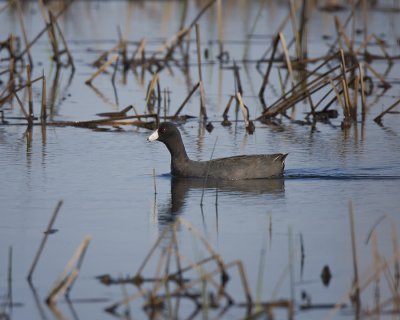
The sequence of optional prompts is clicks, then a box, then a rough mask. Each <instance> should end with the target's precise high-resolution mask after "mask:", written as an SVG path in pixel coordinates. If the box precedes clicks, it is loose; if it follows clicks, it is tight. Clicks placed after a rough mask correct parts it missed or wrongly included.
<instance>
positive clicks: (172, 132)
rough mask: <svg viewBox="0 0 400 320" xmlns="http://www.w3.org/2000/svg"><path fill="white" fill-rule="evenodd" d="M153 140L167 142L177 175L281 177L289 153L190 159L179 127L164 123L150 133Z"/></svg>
mask: <svg viewBox="0 0 400 320" xmlns="http://www.w3.org/2000/svg"><path fill="white" fill-rule="evenodd" d="M148 140H149V141H154V140H158V141H161V142H163V143H164V144H165V145H166V146H167V148H168V150H169V152H170V154H171V174H172V175H173V176H175V177H199V178H200V177H205V176H207V177H209V178H214V179H228V180H243V179H265V178H275V177H281V176H282V175H283V170H284V168H285V158H286V156H287V154H282V153H276V154H265V155H264V154H261V155H243V156H233V157H227V158H219V159H212V160H209V161H194V160H190V159H189V157H188V155H187V153H186V150H185V146H184V145H183V142H182V137H181V134H180V132H179V130H178V129H177V127H176V126H175V125H174V124H172V123H170V122H164V123H161V124H160V126H159V128H158V129H157V130H156V131H154V133H153V134H152V135H150V136H149V137H148Z"/></svg>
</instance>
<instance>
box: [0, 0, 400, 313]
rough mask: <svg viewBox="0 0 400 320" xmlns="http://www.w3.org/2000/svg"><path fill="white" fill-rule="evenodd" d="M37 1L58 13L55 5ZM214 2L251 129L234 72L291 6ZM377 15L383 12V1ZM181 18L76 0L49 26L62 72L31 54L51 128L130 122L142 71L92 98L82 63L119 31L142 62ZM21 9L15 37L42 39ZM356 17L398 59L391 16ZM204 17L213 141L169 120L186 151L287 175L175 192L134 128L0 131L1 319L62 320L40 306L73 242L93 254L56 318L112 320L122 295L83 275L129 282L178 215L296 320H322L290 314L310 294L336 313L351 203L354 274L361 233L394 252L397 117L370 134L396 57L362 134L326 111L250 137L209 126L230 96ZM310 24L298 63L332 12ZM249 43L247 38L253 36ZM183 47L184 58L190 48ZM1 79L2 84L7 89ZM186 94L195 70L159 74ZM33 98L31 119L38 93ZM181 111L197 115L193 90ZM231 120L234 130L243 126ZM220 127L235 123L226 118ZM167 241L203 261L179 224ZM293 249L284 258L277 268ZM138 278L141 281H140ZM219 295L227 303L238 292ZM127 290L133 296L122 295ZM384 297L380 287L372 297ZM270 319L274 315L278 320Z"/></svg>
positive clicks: (162, 10) (249, 99)
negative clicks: (143, 48)
mask: <svg viewBox="0 0 400 320" xmlns="http://www.w3.org/2000/svg"><path fill="white" fill-rule="evenodd" d="M189 3H190V5H189V7H188V10H189V11H188V14H187V15H188V21H190V20H191V19H192V18H193V17H195V16H196V14H197V13H198V11H199V10H200V8H201V7H202V3H203V2H202V1H199V2H189ZM223 3H225V2H223ZM50 5H52V6H54V7H55V8H54V9H55V10H56V9H57V5H61V4H59V3H57V2H54V3H51V4H50ZM225 5H226V9H224V41H225V50H227V51H228V52H229V54H230V59H231V60H230V64H229V63H228V64H227V66H231V65H232V61H233V59H236V60H237V61H238V65H239V67H240V72H241V78H242V85H243V92H244V94H243V96H244V99H245V101H246V104H247V105H248V107H249V111H250V115H251V118H256V117H257V115H258V114H260V113H261V110H262V107H261V105H260V103H259V100H258V97H257V94H258V90H259V85H260V83H261V81H262V75H260V74H259V73H258V72H257V71H256V68H255V64H251V63H247V64H245V63H242V62H241V61H243V60H244V59H247V60H252V59H254V60H256V59H259V58H260V56H261V55H262V54H263V53H264V52H265V50H266V49H267V48H268V47H269V46H270V42H271V35H272V34H273V32H274V31H275V30H276V28H277V26H278V25H279V23H280V22H281V21H282V19H284V17H285V16H286V14H287V12H288V8H287V6H286V5H283V4H280V2H269V1H267V2H266V3H264V2H258V1H254V2H253V1H252V2H251V4H250V2H244V1H232V2H231V3H229V2H226V3H225ZM381 5H382V6H383V7H384V6H385V5H386V2H385V1H382V3H381ZM182 10H183V9H182V2H180V1H165V2H164V1H149V2H147V1H146V2H141V1H139V2H125V1H115V2H114V1H110V2H85V1H84V2H74V3H73V4H72V5H71V6H70V7H69V9H68V10H67V11H66V13H65V14H64V15H63V16H62V17H61V18H60V20H59V22H60V26H61V27H62V30H63V31H64V35H65V37H66V38H67V41H68V43H69V46H70V50H71V52H72V55H73V56H74V60H75V64H76V67H77V70H76V72H75V74H74V75H73V76H72V77H70V70H68V69H60V70H59V72H58V74H56V70H55V66H54V65H52V64H51V62H50V61H49V56H50V53H49V50H50V49H49V43H48V40H47V39H46V38H45V37H43V38H42V39H41V40H39V42H38V43H37V44H36V45H35V46H33V48H32V55H33V57H34V62H35V63H34V68H33V75H34V76H40V75H41V74H42V72H44V74H45V75H46V78H47V79H49V80H48V85H49V87H51V85H52V81H53V80H54V79H55V78H57V84H56V89H55V92H56V94H55V98H54V100H53V101H51V102H49V104H51V114H50V118H51V119H52V120H60V121H72V120H91V119H96V118H97V116H96V114H97V113H101V112H110V111H119V110H121V109H123V108H124V107H126V106H128V105H130V104H133V105H134V106H135V108H136V109H137V110H138V111H139V113H141V112H143V110H145V98H146V86H147V83H148V82H149V81H150V80H151V75H149V74H147V75H145V80H144V81H143V82H142V81H140V79H138V78H137V77H135V76H134V75H133V74H132V73H131V74H128V78H127V79H126V82H125V83H124V82H123V81H122V78H121V76H120V75H119V74H118V75H117V79H116V83H117V85H116V90H114V88H113V86H112V83H111V81H110V74H108V75H101V76H99V77H98V78H97V79H95V80H94V81H93V87H90V86H87V85H85V84H84V82H85V80H86V79H87V78H88V77H89V76H90V75H91V74H92V73H93V72H94V71H95V69H94V68H93V67H92V65H91V64H92V62H93V61H94V60H96V59H97V57H98V56H99V54H100V53H101V51H102V50H108V49H109V48H111V47H112V46H114V45H115V44H116V43H117V41H118V28H119V30H120V31H119V32H120V33H121V34H122V35H123V37H124V38H125V39H128V40H130V41H132V43H133V42H135V41H136V42H137V41H140V40H141V39H142V38H145V39H146V41H147V43H148V46H149V47H150V48H152V49H153V50H155V49H157V47H159V46H160V45H161V44H162V42H163V40H164V39H166V38H168V37H170V36H172V35H173V34H174V33H175V32H176V31H177V30H179V25H180V22H181V20H180V19H181V11H182ZM23 12H24V16H25V19H26V21H25V22H26V25H27V29H28V35H29V36H30V37H33V36H34V35H36V34H37V33H38V32H39V31H40V30H41V29H42V28H43V21H42V19H41V16H40V11H39V9H38V7H37V5H36V4H35V3H30V2H29V3H26V4H25V5H24V6H23ZM258 14H260V17H257V15H258ZM337 14H338V15H339V16H340V17H344V16H346V14H345V13H341V12H339V13H337ZM368 14H369V21H370V25H369V28H370V29H371V30H374V32H375V33H376V34H379V35H380V36H382V37H384V38H385V40H386V41H387V50H388V52H389V53H390V54H391V55H398V54H399V53H400V50H399V46H398V39H399V36H400V35H399V34H398V30H400V29H399V25H398V24H399V23H398V20H399V19H398V17H399V13H398V12H396V11H392V12H388V10H384V9H382V10H372V9H371V11H369V12H368ZM0 15H1V16H0V17H1V18H0V19H1V21H2V22H1V25H2V27H1V30H0V36H1V38H2V39H5V38H6V37H7V36H8V34H9V33H11V32H14V33H19V32H20V30H19V24H18V23H17V21H18V20H17V13H16V12H15V11H14V10H7V11H5V12H1V13H0ZM215 15H216V13H215V10H214V9H210V10H209V11H207V12H206V13H205V14H204V16H203V17H202V18H201V20H200V21H199V23H200V28H201V37H202V39H201V44H202V48H204V49H205V48H207V49H208V51H209V56H208V60H207V59H205V58H204V57H203V59H204V60H203V62H204V63H203V65H202V71H203V79H204V89H205V93H206V106H207V112H208V121H212V123H213V125H214V129H213V130H212V131H211V132H208V131H207V130H206V129H205V128H204V125H203V123H202V122H201V121H200V120H199V119H198V118H194V119H191V120H189V121H187V122H186V123H182V124H180V125H179V129H180V130H181V133H182V137H183V141H184V143H185V145H186V149H187V152H188V155H189V156H190V157H191V158H192V159H197V160H207V159H210V157H211V156H212V157H213V158H218V157H226V156H230V155H239V154H258V153H275V152H283V153H289V156H288V157H287V161H286V171H285V176H284V178H283V179H281V180H272V181H268V180H267V181H253V182H251V181H250V182H247V181H246V182H220V183H218V184H213V183H211V182H209V183H207V184H204V182H203V181H198V180H176V179H174V178H172V177H171V176H170V175H169V153H168V151H167V149H166V148H165V146H164V145H162V144H161V143H157V142H154V143H148V142H146V138H147V136H148V135H149V134H150V133H151V131H150V130H148V129H144V128H139V127H136V126H121V127H119V128H116V127H110V128H108V129H109V130H107V131H99V130H91V129H86V128H75V127H47V128H45V129H42V128H41V127H40V126H34V127H33V129H32V131H31V132H29V131H27V128H26V126H25V125H0V181H1V183H0V217H1V220H0V261H1V263H0V299H1V300H0V301H6V295H7V291H8V289H7V288H9V286H8V284H7V283H8V274H9V273H8V264H9V260H8V256H9V249H10V247H12V279H11V285H12V301H13V307H12V308H10V307H7V311H8V312H9V314H10V318H12V319H28V318H29V319H49V318H53V317H54V318H55V317H59V316H60V315H58V316H57V315H54V314H53V313H51V311H50V310H49V309H47V308H46V306H45V305H44V304H43V303H42V301H43V300H44V299H45V297H46V295H47V294H48V293H49V290H50V288H51V286H52V284H53V282H54V281H55V280H56V278H57V277H58V275H59V274H60V273H61V272H62V270H63V268H64V266H65V265H66V263H67V262H68V260H69V258H70V257H71V256H72V254H73V253H74V251H75V249H76V248H77V247H78V245H79V244H80V243H81V241H82V240H83V238H84V237H85V236H86V235H91V243H90V245H89V248H88V251H87V253H86V255H85V259H84V262H83V265H82V269H81V271H80V274H79V277H78V279H77V281H76V283H75V285H74V287H73V290H72V291H71V293H70V297H71V299H72V301H74V300H75V303H73V308H72V309H71V307H70V306H69V305H68V304H67V303H65V302H64V301H63V299H61V301H60V303H59V304H58V308H59V310H60V311H61V313H62V316H63V318H64V319H87V318H91V319H111V318H113V317H112V316H111V315H109V314H107V313H105V312H104V308H105V307H107V306H108V305H110V304H111V303H113V302H115V301H117V300H120V299H122V298H123V297H124V290H125V289H121V287H119V286H115V287H112V286H111V287H109V286H104V285H102V284H100V283H99V282H98V281H97V280H96V279H95V277H96V276H98V275H101V274H110V275H112V276H114V277H119V276H127V275H131V276H132V275H134V274H135V272H136V270H137V269H138V268H139V266H140V264H141V262H142V261H143V259H144V258H145V256H146V254H147V253H148V252H149V250H150V249H151V247H152V245H153V244H154V242H155V241H156V239H157V238H158V236H159V235H160V233H161V232H162V231H163V230H164V229H165V228H166V227H167V226H169V225H170V224H171V223H173V222H174V221H175V220H176V219H177V218H178V217H183V218H184V219H185V220H187V221H189V222H190V223H191V224H192V225H193V226H194V227H195V228H197V229H198V230H199V231H200V232H201V233H202V234H204V235H205V236H206V238H207V240H208V241H209V242H210V244H211V245H212V246H213V248H214V249H215V250H216V251H217V252H218V253H219V254H220V255H221V257H223V259H224V260H225V261H227V262H229V261H233V260H237V259H239V260H241V261H243V263H244V266H245V269H246V273H247V277H248V281H249V285H250V290H251V292H252V293H253V294H254V295H255V294H256V290H257V285H258V283H259V282H260V281H261V279H262V285H261V289H260V290H261V299H262V300H263V301H269V300H276V299H279V298H291V296H292V295H293V298H294V299H295V301H296V303H297V307H296V308H295V318H296V319H322V318H325V317H326V316H327V314H328V313H329V311H328V310H326V309H323V308H322V309H321V308H317V309H313V310H309V311H304V310H300V308H299V307H298V306H300V305H301V303H303V302H304V299H302V297H303V298H304V296H305V295H306V296H308V297H311V301H312V303H313V304H335V303H336V302H338V301H340V300H341V299H342V298H343V296H345V294H346V293H347V292H348V291H349V290H350V288H351V284H352V281H353V275H354V272H353V258H352V248H351V232H350V230H351V229H350V222H349V203H350V202H351V204H352V208H353V210H354V218H355V235H356V245H357V258H358V268H359V272H360V277H362V276H363V273H364V272H366V271H367V270H369V268H370V267H371V266H372V265H373V261H374V260H373V253H372V252H373V251H372V245H371V240H370V237H369V236H370V232H371V230H372V229H373V230H375V232H376V233H375V234H376V235H377V238H376V239H377V247H378V249H379V255H381V256H382V257H387V258H389V257H391V256H392V254H393V246H392V226H395V227H397V228H398V227H399V226H400V214H399V213H400V212H399V210H400V209H399V208H400V198H399V191H400V160H399V159H400V139H399V133H400V132H399V128H400V126H399V125H400V116H399V115H398V114H396V113H392V114H387V115H386V116H385V117H384V118H383V125H382V126H380V125H378V124H376V123H375V122H374V121H373V118H374V117H375V116H376V115H377V114H379V113H380V112H381V111H383V110H384V109H386V108H387V107H388V106H390V105H391V104H392V103H393V102H394V101H395V100H398V99H399V92H400V91H399V82H398V79H399V77H400V72H399V71H400V70H399V66H398V61H397V60H394V65H393V66H392V68H391V71H390V73H389V75H388V78H387V79H388V81H390V82H391V83H392V85H393V86H392V88H390V89H389V90H387V91H385V92H382V91H383V90H382V89H379V88H378V87H377V86H376V87H375V90H376V91H375V92H374V93H375V95H374V96H373V97H370V98H369V99H371V100H369V101H374V100H375V102H374V103H371V105H370V107H369V109H368V112H367V116H366V120H365V121H364V122H363V123H361V122H357V123H355V124H353V126H352V127H351V128H350V129H348V130H342V129H341V127H340V122H341V120H342V116H341V114H342V111H341V109H340V106H339V105H338V106H337V107H336V108H337V110H338V111H339V114H340V116H339V117H338V118H337V119H332V120H331V121H330V123H328V124H327V123H317V124H316V126H315V128H311V127H310V126H307V125H299V124H297V123H293V122H290V121H289V120H287V119H282V123H281V124H279V125H265V124H262V123H260V122H255V125H256V130H255V132H254V133H253V134H248V133H247V132H246V128H245V126H244V123H243V122H242V121H238V122H234V123H233V124H232V125H231V126H230V127H223V126H221V125H220V121H221V120H222V117H221V115H222V113H223V110H224V108H225V106H226V103H227V101H228V99H229V96H230V95H231V94H232V93H233V92H234V90H235V89H234V88H235V84H234V80H233V72H232V69H231V68H225V67H223V66H221V65H220V64H219V62H218V60H217V59H216V58H215V56H216V54H217V45H216V44H215V41H214V40H215V39H216V38H217V33H218V32H217V24H216V19H215ZM313 15H314V16H313V19H311V20H310V21H311V22H310V26H309V32H310V34H309V39H308V41H309V48H310V49H309V51H310V55H312V53H313V52H315V53H316V55H322V53H323V52H325V51H326V50H327V48H328V46H329V43H328V41H325V40H323V39H325V38H323V36H324V35H330V36H332V37H333V36H334V35H335V29H334V21H333V14H330V13H321V12H318V11H314V12H313ZM256 19H257V20H256ZM255 21H257V23H255ZM249 33H252V34H253V36H252V37H251V38H249V37H248V35H249ZM396 39H397V40H396ZM396 41H397V42H396ZM191 50H192V51H193V52H195V46H194V45H193V46H192V47H191ZM193 56H195V53H193ZM194 61H195V59H194ZM386 64H387V62H386V61H384V60H383V61H378V62H376V63H375V65H374V66H375V67H376V68H377V69H378V70H380V72H383V70H385V69H386V67H387V65H386ZM272 79H273V80H272V89H270V90H269V91H268V92H267V95H266V99H267V100H269V101H274V100H276V99H277V98H278V97H279V95H280V93H279V92H280V88H279V81H278V74H277V73H276V72H275V73H273V77H272ZM2 80H3V86H4V83H5V81H6V80H4V79H3V78H2ZM196 82H197V65H196V64H195V63H193V64H192V65H191V67H190V69H189V72H188V73H186V74H184V73H183V72H181V70H180V69H178V68H174V67H171V70H170V71H168V70H166V71H163V72H162V73H160V85H161V87H162V88H168V90H169V91H170V104H169V108H170V112H171V113H173V112H175V110H176V109H177V107H178V106H179V105H180V104H181V102H182V101H183V100H184V98H185V97H186V96H187V94H188V92H189V91H190V89H191V88H192V87H193V85H194V84H195V83H196ZM2 90H3V88H2ZM35 90H36V91H34V92H35V96H34V97H35V100H34V103H35V112H36V114H38V113H39V110H40V107H39V105H40V95H39V93H40V87H38V88H36V89H35ZM49 92H51V91H49ZM308 111H309V107H308V106H307V105H304V106H303V105H301V104H299V105H298V106H297V109H296V113H297V116H298V117H300V118H301V117H303V113H305V112H308ZM183 113H184V114H190V115H194V116H196V117H197V116H198V115H199V96H198V95H197V94H196V95H194V96H193V97H192V98H191V100H190V101H189V103H188V105H187V106H186V107H185V109H184V111H183ZM6 115H8V116H21V113H20V111H19V109H18V108H17V107H16V105H14V106H7V113H6ZM238 118H239V120H241V117H240V114H239V116H238ZM230 119H231V120H233V119H235V113H234V112H233V111H231V113H230ZM9 121H10V122H12V121H11V120H9ZM154 173H155V175H154ZM155 186H156V194H155ZM203 190H204V195H203ZM202 198H203V200H202V201H203V205H202V206H201V205H200V202H201V199H202ZM59 200H63V205H62V207H61V209H60V212H59V215H58V217H57V220H56V222H55V225H54V229H56V230H55V231H56V232H55V233H54V234H51V236H50V237H49V240H48V243H47V244H46V247H45V249H44V251H43V254H42V256H41V258H40V260H39V263H38V266H37V268H36V271H35V274H34V276H33V282H34V286H35V289H36V292H37V295H38V296H39V299H38V301H39V303H37V302H38V301H37V300H35V296H34V295H33V292H32V290H31V288H30V287H29V285H28V283H27V281H26V275H27V273H28V271H29V268H30V266H31V263H32V260H33V258H34V256H35V253H36V250H37V248H38V246H39V243H40V241H41V239H42V236H43V231H44V230H45V229H46V226H47V224H48V221H49V219H50V217H51V214H52V212H53V210H54V207H55V206H56V204H57V202H58V201H59ZM377 222H379V223H378V224H377ZM397 231H399V230H397ZM300 239H302V244H303V250H304V251H303V253H304V256H303V259H302V251H301V245H300V243H301V241H300ZM178 240H179V243H180V245H181V247H182V250H186V251H188V252H192V253H193V252H194V254H195V256H197V257H200V258H201V257H203V256H204V255H205V253H204V251H203V248H201V247H200V246H198V245H197V244H195V240H194V239H193V237H192V236H191V235H190V234H188V233H186V232H184V230H183V228H178ZM368 240H369V241H368ZM291 243H292V244H293V245H291ZM291 246H293V258H289V256H290V252H291V251H290V248H291ZM260 260H262V261H263V264H262V263H260ZM260 265H262V272H261V273H260ZM289 265H291V268H292V270H293V274H292V278H291V273H290V271H288V270H290V267H289ZM324 266H329V269H330V271H331V273H332V279H331V281H330V283H329V285H324V284H323V282H322V281H321V277H320V275H321V271H322V269H323V267H324ZM260 274H262V278H260ZM148 276H152V274H151V272H150V270H149V272H148ZM293 282H294V288H292V287H291V283H293ZM382 282H384V280H382ZM232 285H233V288H234V290H237V292H240V290H241V288H240V285H239V284H238V281H236V282H234V283H233V284H232ZM126 290H128V291H130V292H131V291H132V292H133V291H134V290H133V289H132V288H131V287H127V288H126ZM387 291H388V289H386V288H385V286H384V285H382V289H381V295H382V299H383V298H384V296H385V294H387ZM239 295H240V294H239ZM373 297H374V294H373V290H372V289H370V290H369V289H366V290H365V291H364V292H363V299H364V300H363V301H364V305H367V306H368V305H371V306H373V303H374V300H373V299H374V298H373ZM345 302H346V303H347V306H348V308H346V309H345V311H340V310H338V311H337V313H336V314H335V317H337V318H341V317H346V318H348V317H349V318H352V317H354V314H353V313H352V312H351V308H350V307H349V304H350V302H349V301H345ZM40 306H41V307H40ZM4 308H5V307H4V304H3V310H4ZM1 310H2V309H0V311H1ZM131 312H132V313H131V315H132V318H134V319H138V318H139V319H140V318H143V317H144V316H145V314H144V312H143V310H142V308H141V307H140V306H139V307H133V309H132V310H131ZM243 314H244V313H243V310H237V309H234V310H231V311H229V312H228V314H226V315H225V318H239V317H240V316H241V315H242V316H243ZM203 316H204V315H203ZM281 317H282V318H286V313H283V314H282V315H281Z"/></svg>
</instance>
